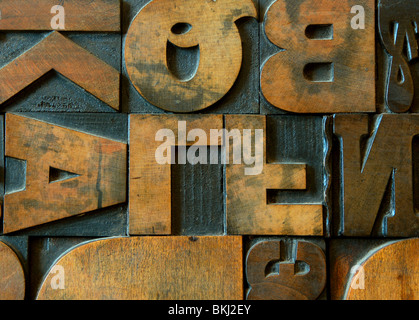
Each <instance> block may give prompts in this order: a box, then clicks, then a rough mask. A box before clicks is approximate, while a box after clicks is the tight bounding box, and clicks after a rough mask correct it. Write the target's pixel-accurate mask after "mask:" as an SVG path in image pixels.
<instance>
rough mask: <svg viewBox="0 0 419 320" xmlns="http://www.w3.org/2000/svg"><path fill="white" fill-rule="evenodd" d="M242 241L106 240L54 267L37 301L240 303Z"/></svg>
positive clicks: (78, 249) (73, 252) (89, 245)
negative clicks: (59, 281) (57, 282)
mask: <svg viewBox="0 0 419 320" xmlns="http://www.w3.org/2000/svg"><path fill="white" fill-rule="evenodd" d="M242 264H243V262H242V239H241V237H196V238H188V237H158V236H156V237H132V238H110V239H105V240H99V241H94V242H90V243H87V244H85V245H81V246H79V247H76V248H74V249H73V250H71V251H69V252H68V253H67V254H65V255H64V256H63V257H61V258H60V259H59V260H58V261H57V262H56V264H55V265H60V266H61V267H62V268H63V269H62V270H64V276H65V289H62V290H53V289H52V288H51V285H50V283H51V280H52V277H53V276H54V273H49V274H48V275H47V276H46V278H45V280H44V282H43V284H42V285H41V287H40V290H39V292H38V296H37V299H40V300H50V299H51V300H52V299H65V300H71V299H75V300H86V299H87V300H91V299H92V300H96V299H104V300H110V299H112V300H118V299H122V300H168V299H173V300H179V299H187V300H195V299H197V300H200V299H204V300H226V299H227V300H239V299H242V298H243V267H242Z"/></svg>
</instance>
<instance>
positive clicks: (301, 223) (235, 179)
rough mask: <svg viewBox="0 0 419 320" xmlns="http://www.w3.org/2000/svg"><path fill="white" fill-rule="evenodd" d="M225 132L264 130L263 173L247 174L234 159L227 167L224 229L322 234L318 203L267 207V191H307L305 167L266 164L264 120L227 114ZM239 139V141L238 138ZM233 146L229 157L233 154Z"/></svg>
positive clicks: (250, 232) (320, 212)
mask: <svg viewBox="0 0 419 320" xmlns="http://www.w3.org/2000/svg"><path fill="white" fill-rule="evenodd" d="M225 123H226V130H227V132H232V130H233V129H238V130H241V131H242V130H243V129H251V130H252V141H255V129H262V130H263V131H264V136H263V141H256V142H253V143H256V144H259V145H263V163H264V166H263V171H262V173H261V174H258V175H246V174H245V171H244V169H245V168H246V167H248V166H247V165H245V164H244V163H243V162H242V164H234V163H233V159H232V157H231V159H230V160H229V161H228V164H227V166H226V186H227V230H228V233H229V234H243V235H245V234H253V235H263V234H266V235H268V234H269V235H318V236H321V235H323V208H322V205H321V204H318V205H317V204H290V205H288V204H268V201H267V189H286V190H303V189H306V166H305V164H301V163H266V148H267V147H268V146H266V130H267V128H266V118H265V117H264V116H248V115H247V116H244V115H243V116H242V115H226V116H225ZM240 139H241V138H240ZM233 148H234V145H233V143H230V144H229V150H230V151H229V155H230V156H231V155H233Z"/></svg>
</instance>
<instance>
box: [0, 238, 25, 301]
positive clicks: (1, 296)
mask: <svg viewBox="0 0 419 320" xmlns="http://www.w3.org/2000/svg"><path fill="white" fill-rule="evenodd" d="M24 297H25V273H24V270H23V267H22V264H21V262H20V259H19V257H18V256H17V255H16V253H15V252H14V251H13V249H12V248H10V247H9V246H8V245H7V244H6V243H4V242H3V241H1V240H0V300H23V299H24Z"/></svg>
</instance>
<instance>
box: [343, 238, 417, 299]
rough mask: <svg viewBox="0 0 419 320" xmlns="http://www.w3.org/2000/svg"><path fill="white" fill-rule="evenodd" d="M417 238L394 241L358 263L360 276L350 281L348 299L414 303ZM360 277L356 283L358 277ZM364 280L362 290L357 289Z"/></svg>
mask: <svg viewBox="0 0 419 320" xmlns="http://www.w3.org/2000/svg"><path fill="white" fill-rule="evenodd" d="M418 252H419V239H409V240H403V241H399V242H396V243H394V244H390V245H387V246H385V247H384V248H381V249H379V250H378V251H377V252H375V253H373V254H372V255H370V256H368V257H367V258H366V259H365V260H364V261H363V262H362V263H361V266H362V268H363V271H362V272H363V274H362V272H361V275H359V271H358V274H355V275H354V276H353V278H352V279H351V280H350V286H349V288H348V293H347V297H346V299H348V300H418V299H419V259H418ZM360 276H361V277H363V278H364V279H363V280H360V278H359V277H360ZM360 281H364V283H363V289H361V288H357V285H359V284H360Z"/></svg>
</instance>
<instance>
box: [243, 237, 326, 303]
mask: <svg viewBox="0 0 419 320" xmlns="http://www.w3.org/2000/svg"><path fill="white" fill-rule="evenodd" d="M282 256H284V253H283V252H282V250H281V244H280V241H261V242H258V243H256V244H254V245H253V246H252V247H251V248H250V250H249V252H248V254H247V258H246V276H247V281H248V283H249V285H250V290H249V292H248V295H247V299H248V300H314V299H316V298H318V297H319V295H320V294H321V293H322V291H323V290H324V288H325V286H326V257H325V254H324V252H323V250H322V249H321V248H320V247H319V246H317V245H316V244H314V243H310V242H306V241H298V242H297V251H296V256H294V257H293V259H292V260H293V261H281V257H282ZM303 263H304V265H305V266H304V267H301V268H299V267H300V266H302V264H303Z"/></svg>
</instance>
